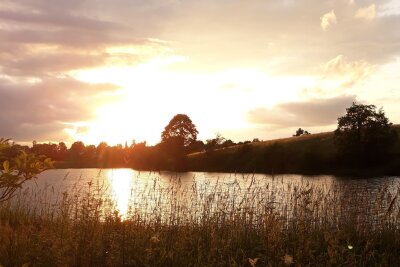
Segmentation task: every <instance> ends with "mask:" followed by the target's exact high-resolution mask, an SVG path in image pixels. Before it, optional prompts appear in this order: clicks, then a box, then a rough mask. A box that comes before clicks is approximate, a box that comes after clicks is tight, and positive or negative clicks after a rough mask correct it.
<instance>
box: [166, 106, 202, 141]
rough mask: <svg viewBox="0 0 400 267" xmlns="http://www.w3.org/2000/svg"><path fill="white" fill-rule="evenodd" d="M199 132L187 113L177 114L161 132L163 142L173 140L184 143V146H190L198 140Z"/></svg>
mask: <svg viewBox="0 0 400 267" xmlns="http://www.w3.org/2000/svg"><path fill="white" fill-rule="evenodd" d="M198 133H199V132H198V131H197V129H196V126H195V125H194V124H193V122H192V120H191V119H190V118H189V116H188V115H186V114H177V115H175V116H174V117H173V118H172V119H171V121H170V122H169V123H168V125H167V126H165V128H164V131H163V132H162V134H161V142H163V143H165V142H167V141H172V140H174V142H176V143H180V142H181V143H183V146H189V145H190V144H191V143H193V142H194V141H196V140H197V134H198Z"/></svg>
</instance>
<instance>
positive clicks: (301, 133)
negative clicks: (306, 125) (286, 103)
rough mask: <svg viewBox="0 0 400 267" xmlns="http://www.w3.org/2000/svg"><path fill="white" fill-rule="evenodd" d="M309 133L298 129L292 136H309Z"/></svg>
mask: <svg viewBox="0 0 400 267" xmlns="http://www.w3.org/2000/svg"><path fill="white" fill-rule="evenodd" d="M309 134H310V133H309V132H308V131H306V130H303V129H301V128H299V129H298V130H297V131H296V133H295V134H294V135H293V136H302V135H309Z"/></svg>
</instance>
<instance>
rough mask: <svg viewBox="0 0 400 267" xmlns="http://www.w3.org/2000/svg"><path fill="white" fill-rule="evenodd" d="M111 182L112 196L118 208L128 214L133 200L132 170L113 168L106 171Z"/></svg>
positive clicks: (121, 212)
mask: <svg viewBox="0 0 400 267" xmlns="http://www.w3.org/2000/svg"><path fill="white" fill-rule="evenodd" d="M105 177H107V179H108V183H109V184H110V190H111V197H112V199H113V200H114V202H115V204H116V209H117V210H118V212H119V213H120V214H122V215H125V214H127V212H128V208H129V202H130V200H131V187H132V178H133V175H132V171H131V170H129V169H111V170H106V171H105Z"/></svg>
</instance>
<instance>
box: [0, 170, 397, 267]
mask: <svg viewBox="0 0 400 267" xmlns="http://www.w3.org/2000/svg"><path fill="white" fill-rule="evenodd" d="M247 179H248V180H247V182H246V186H243V185H240V183H239V182H237V183H236V182H234V183H232V184H231V185H229V186H228V187H226V185H225V186H224V187H222V186H220V185H219V184H218V183H216V184H213V185H211V184H207V183H206V184H203V185H199V184H196V183H193V184H191V185H186V186H183V185H181V184H180V183H179V182H177V183H174V184H172V185H170V186H168V187H163V186H162V185H161V184H160V183H159V182H158V181H157V180H154V183H153V186H151V187H147V188H145V189H143V190H142V191H141V192H139V193H138V192H136V193H135V201H133V202H132V203H131V206H130V208H129V210H128V212H127V214H120V213H118V211H116V210H115V206H114V205H113V201H112V200H111V199H109V198H108V197H104V195H103V194H102V193H103V191H104V188H102V187H101V186H100V185H97V184H92V183H89V184H88V186H87V187H85V188H80V189H78V188H76V189H75V190H74V191H72V192H69V193H66V192H65V193H61V194H57V192H54V191H53V190H52V189H51V188H47V189H43V190H39V191H37V190H28V189H27V190H23V191H21V192H20V193H19V195H18V196H17V197H16V198H15V199H13V201H12V202H4V203H0V264H1V265H2V266H4V267H8V266H290V265H291V266H399V265H400V256H399V255H400V196H399V194H400V185H399V183H398V180H397V182H396V181H395V180H391V181H390V180H389V181H387V182H385V183H382V184H381V185H380V186H379V187H378V188H377V189H375V190H373V191H372V190H369V189H367V188H364V187H361V186H360V187H358V186H354V185H353V186H347V185H345V184H340V183H337V184H333V185H330V186H329V187H328V186H327V185H324V184H320V185H312V184H310V183H288V184H285V185H283V184H282V183H281V181H280V179H279V176H277V177H276V179H274V180H273V181H271V182H269V183H267V184H261V183H259V181H257V180H254V179H253V178H252V177H249V178H247Z"/></svg>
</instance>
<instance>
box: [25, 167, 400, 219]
mask: <svg viewBox="0 0 400 267" xmlns="http://www.w3.org/2000/svg"><path fill="white" fill-rule="evenodd" d="M391 181H392V182H391ZM399 183H400V178H399V177H386V178H385V177H384V178H368V179H355V178H353V179H352V178H346V179H343V178H340V177H336V176H332V175H318V176H303V175H294V174H287V175H277V176H271V175H263V174H229V173H204V172H186V173H172V172H161V173H158V172H139V171H135V170H132V169H103V170H101V169H58V170H49V171H46V172H44V173H42V174H40V176H39V178H38V179H37V180H36V181H35V182H30V183H28V184H27V185H25V186H24V187H25V188H26V189H32V192H34V193H35V194H36V192H37V191H38V190H39V191H40V190H41V191H42V192H43V191H46V190H47V193H46V194H47V197H49V198H52V197H59V196H60V195H61V194H60V193H62V192H68V193H69V194H70V195H71V194H72V195H73V194H76V193H78V194H81V196H83V195H84V192H85V190H87V188H88V186H89V185H90V184H92V185H93V186H92V188H93V190H95V188H96V187H97V188H101V190H99V191H98V192H99V194H100V196H101V197H105V198H111V199H112V200H113V202H112V204H111V209H112V210H113V209H115V210H117V211H118V214H119V215H120V216H121V217H122V218H124V217H126V216H127V215H128V214H129V212H130V211H133V212H137V213H140V214H142V215H143V216H152V214H153V213H155V212H157V211H159V210H162V212H165V213H168V212H169V211H170V209H173V208H174V206H173V205H174V204H176V203H178V202H179V201H180V203H178V204H182V205H184V208H187V210H185V211H183V210H182V212H185V214H187V213H190V212H193V213H195V214H196V212H197V210H199V209H201V205H202V204H203V203H204V202H205V201H207V197H209V196H213V197H215V202H213V203H212V205H211V204H210V208H211V209H212V208H214V209H216V210H217V209H220V208H221V207H219V206H218V205H219V203H223V202H224V201H225V202H227V201H228V202H229V201H230V203H232V202H231V200H234V199H236V200H235V201H240V200H241V199H242V197H247V198H248V199H249V200H251V201H254V196H256V197H258V198H267V199H268V201H271V202H276V203H277V204H276V205H277V208H278V205H281V206H284V205H285V204H286V202H287V201H290V199H289V197H290V196H289V197H288V196H287V194H290V193H291V192H293V190H292V189H291V188H293V186H294V185H296V184H300V185H305V186H307V184H313V185H316V186H318V188H319V189H321V190H323V192H324V193H323V194H325V193H327V192H329V191H330V189H331V188H332V187H333V186H334V185H335V184H346V185H354V190H355V191H354V190H353V189H352V190H353V191H351V192H352V193H351V194H357V193H358V192H360V191H363V190H368V191H369V192H371V194H376V193H377V190H378V188H380V187H381V185H383V184H388V186H389V187H391V188H393V189H396V188H397V185H398V184H399ZM250 186H253V188H254V189H253V190H251V192H249V190H248V188H249V187H250ZM49 188H50V190H49ZM24 190H25V189H24ZM49 191H51V192H50V193H49ZM58 192H60V193H58ZM249 193H250V195H249ZM244 194H247V195H249V196H246V195H244ZM247 198H246V199H247ZM371 199H372V198H371ZM51 201H53V200H51ZM177 201H178V202H177ZM53 202H54V201H53ZM199 205H200V206H199ZM371 205H373V203H372V204H371Z"/></svg>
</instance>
